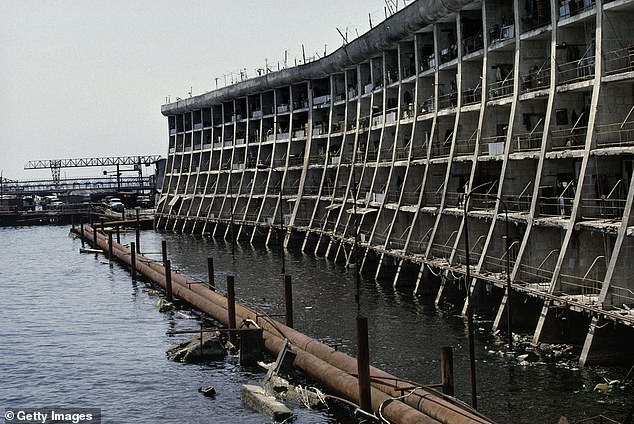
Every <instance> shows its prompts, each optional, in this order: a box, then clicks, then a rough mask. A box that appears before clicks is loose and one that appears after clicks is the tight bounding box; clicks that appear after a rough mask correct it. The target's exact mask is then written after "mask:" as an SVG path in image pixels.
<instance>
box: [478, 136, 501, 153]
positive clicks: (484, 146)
mask: <svg viewBox="0 0 634 424" xmlns="http://www.w3.org/2000/svg"><path fill="white" fill-rule="evenodd" d="M505 140H506V136H505V135H497V136H493V137H482V138H481V139H480V154H481V155H484V156H487V155H488V156H498V155H503V154H504V142H505Z"/></svg>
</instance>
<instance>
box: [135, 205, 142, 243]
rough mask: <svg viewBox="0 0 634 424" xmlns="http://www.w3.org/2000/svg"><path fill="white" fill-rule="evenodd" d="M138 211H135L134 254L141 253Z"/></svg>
mask: <svg viewBox="0 0 634 424" xmlns="http://www.w3.org/2000/svg"><path fill="white" fill-rule="evenodd" d="M139 226H140V225H139V209H136V253H141V233H140V232H139V231H140V230H139Z"/></svg>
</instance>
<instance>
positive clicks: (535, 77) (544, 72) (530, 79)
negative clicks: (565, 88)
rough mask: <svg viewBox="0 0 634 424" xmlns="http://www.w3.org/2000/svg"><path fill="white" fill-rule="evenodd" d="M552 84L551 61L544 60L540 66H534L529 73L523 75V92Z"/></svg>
mask: <svg viewBox="0 0 634 424" xmlns="http://www.w3.org/2000/svg"><path fill="white" fill-rule="evenodd" d="M549 86H550V66H549V62H548V61H546V62H544V63H543V64H542V65H541V66H540V67H537V66H534V67H533V68H531V69H530V70H529V71H528V73H527V74H524V75H522V93H530V92H533V91H538V90H541V89H543V88H548V87H549Z"/></svg>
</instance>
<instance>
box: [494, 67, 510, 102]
mask: <svg viewBox="0 0 634 424" xmlns="http://www.w3.org/2000/svg"><path fill="white" fill-rule="evenodd" d="M511 94H513V73H509V74H508V75H507V76H506V78H504V79H503V80H502V81H496V82H494V83H491V84H489V100H496V99H500V98H502V97H507V96H510V95H511Z"/></svg>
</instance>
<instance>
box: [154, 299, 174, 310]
mask: <svg viewBox="0 0 634 424" xmlns="http://www.w3.org/2000/svg"><path fill="white" fill-rule="evenodd" d="M156 309H158V310H159V312H168V311H173V310H174V309H176V307H175V306H174V304H173V303H172V302H170V301H168V300H165V299H159V300H158V301H157V302H156Z"/></svg>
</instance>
